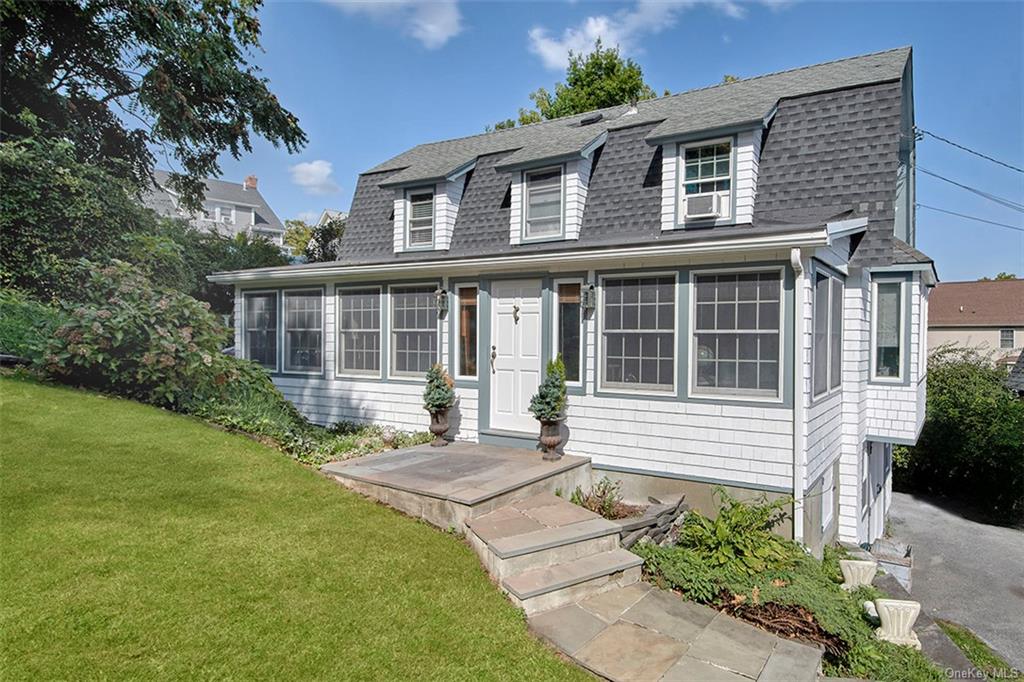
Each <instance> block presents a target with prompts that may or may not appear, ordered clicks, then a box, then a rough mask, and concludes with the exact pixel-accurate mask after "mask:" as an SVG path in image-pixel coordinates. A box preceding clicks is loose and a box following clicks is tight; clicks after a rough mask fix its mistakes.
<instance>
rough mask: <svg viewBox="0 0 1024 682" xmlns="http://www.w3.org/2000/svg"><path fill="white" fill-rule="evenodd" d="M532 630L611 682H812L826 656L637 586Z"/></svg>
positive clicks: (556, 614)
mask: <svg viewBox="0 0 1024 682" xmlns="http://www.w3.org/2000/svg"><path fill="white" fill-rule="evenodd" d="M529 624H530V628H531V629H532V630H533V631H534V632H536V633H537V634H538V635H540V636H541V637H543V638H544V639H546V640H547V641H548V642H550V643H551V644H553V645H554V646H556V647H557V648H559V649H561V650H562V651H563V652H564V653H566V654H567V655H569V656H570V657H571V658H572V659H573V660H575V661H576V662H577V663H579V664H580V665H582V666H583V667H585V668H587V669H589V670H590V671H592V672H594V673H596V674H598V675H600V676H602V677H605V678H608V679H610V680H623V681H627V680H628V681H630V682H632V681H636V682H642V681H646V680H651V681H652V682H657V681H659V680H664V681H666V682H667V681H670V680H671V681H680V682H682V681H684V680H700V681H701V682H704V681H707V682H715V681H717V680H722V681H723V682H724V681H728V680H731V681H733V682H742V681H744V680H748V681H749V680H758V681H759V682H769V681H778V682H802V681H806V682H811V681H813V680H816V679H817V677H818V669H819V667H820V663H821V652H820V651H819V650H818V649H816V648H814V647H810V646H807V645H804V644H799V643H797V642H793V641H790V640H784V639H780V638H778V637H775V636H773V635H771V634H769V633H767V632H764V631H762V630H759V629H757V628H755V627H753V626H751V625H748V624H747V623H744V622H742V621H740V620H737V619H735V618H730V617H729V616H727V615H725V614H724V613H721V612H719V611H715V610H714V609H711V608H708V607H706V606H701V605H699V604H694V603H693V602H688V601H685V600H683V599H681V598H680V597H679V596H677V595H675V594H672V593H670V592H665V591H663V590H659V589H656V588H653V587H652V586H651V585H649V584H647V583H643V582H640V583H636V584H633V585H630V586H629V587H623V588H620V589H617V590H613V591H610V592H603V593H601V594H597V595H595V596H593V597H588V598H587V599H584V600H582V601H580V602H578V603H576V604H570V605H568V606H563V607H561V608H558V609H554V610H552V611H545V612H543V613H539V614H537V615H535V616H533V617H531V618H530V619H529Z"/></svg>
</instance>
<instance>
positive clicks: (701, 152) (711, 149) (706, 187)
mask: <svg viewBox="0 0 1024 682" xmlns="http://www.w3.org/2000/svg"><path fill="white" fill-rule="evenodd" d="M731 164H732V149H731V145H730V144H729V143H728V142H723V143H721V144H714V145H708V146H706V147H691V148H689V149H687V150H686V159H685V164H684V176H683V177H684V182H685V184H686V193H687V194H703V193H705V192H721V191H728V190H729V183H730V180H731V179H732V172H731Z"/></svg>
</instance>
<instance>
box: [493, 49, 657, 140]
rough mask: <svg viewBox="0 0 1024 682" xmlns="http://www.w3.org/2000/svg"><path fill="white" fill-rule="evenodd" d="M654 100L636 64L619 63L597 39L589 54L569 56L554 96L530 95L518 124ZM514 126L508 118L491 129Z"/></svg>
mask: <svg viewBox="0 0 1024 682" xmlns="http://www.w3.org/2000/svg"><path fill="white" fill-rule="evenodd" d="M656 96H657V95H656V94H655V92H654V90H653V89H651V87H650V86H649V85H647V83H645V82H644V77H643V71H642V70H641V69H640V66H639V65H638V64H637V63H636V62H634V61H633V60H632V59H623V57H622V55H620V54H619V49H618V48H617V47H604V45H603V44H602V43H601V40H600V39H598V40H597V41H596V42H595V43H594V49H593V51H592V52H589V53H575V52H570V53H569V66H568V68H567V69H566V72H565V83H556V84H555V91H554V93H551V92H549V91H548V90H547V89H546V88H538V89H537V90H535V91H533V92H532V93H530V100H532V101H533V105H534V108H533V109H525V108H521V109H520V110H519V118H518V124H519V125H527V124H530V123H537V122H539V121H542V120H546V119H552V118H560V117H562V116H572V115H573V114H581V113H583V112H585V111H592V110H594V109H601V108H604V107H611V106H616V105H619V104H628V103H630V102H636V101H638V100H642V99H651V98H653V97H656ZM515 124H516V121H514V120H513V119H511V118H510V119H506V120H504V121H500V122H498V123H495V124H494V126H493V127H492V129H494V130H500V129H503V128H512V127H515Z"/></svg>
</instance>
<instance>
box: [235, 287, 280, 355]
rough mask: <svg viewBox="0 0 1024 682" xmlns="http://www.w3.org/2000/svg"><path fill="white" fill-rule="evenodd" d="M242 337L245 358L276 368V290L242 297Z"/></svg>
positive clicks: (247, 294)
mask: <svg viewBox="0 0 1024 682" xmlns="http://www.w3.org/2000/svg"><path fill="white" fill-rule="evenodd" d="M242 318H243V338H242V347H243V349H244V351H245V353H244V357H245V359H246V360H252V361H253V362H258V363H259V364H260V365H262V366H263V367H264V368H266V369H269V370H271V371H276V370H277V292H274V291H267V292H253V293H246V294H243V297H242Z"/></svg>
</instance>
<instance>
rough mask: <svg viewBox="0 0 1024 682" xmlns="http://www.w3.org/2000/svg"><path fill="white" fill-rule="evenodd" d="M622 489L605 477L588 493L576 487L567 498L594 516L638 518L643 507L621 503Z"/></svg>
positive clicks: (617, 483)
mask: <svg viewBox="0 0 1024 682" xmlns="http://www.w3.org/2000/svg"><path fill="white" fill-rule="evenodd" d="M621 487H622V483H621V482H620V481H612V480H611V479H610V478H608V477H607V476H602V477H601V480H600V481H598V482H597V483H595V484H594V486H593V487H592V488H591V489H590V491H589V492H584V491H583V488H581V487H580V486H576V489H575V490H573V491H572V494H571V495H570V496H569V501H570V502H572V503H573V504H576V505H579V506H581V507H583V508H584V509H589V510H590V511H592V512H594V513H595V514H600V515H601V516H603V517H604V518H606V519H625V518H628V517H630V516H638V515H639V514H641V513H642V512H643V510H644V507H640V506H637V505H632V504H626V503H625V502H623V501H622V491H621V490H619V488H621Z"/></svg>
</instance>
